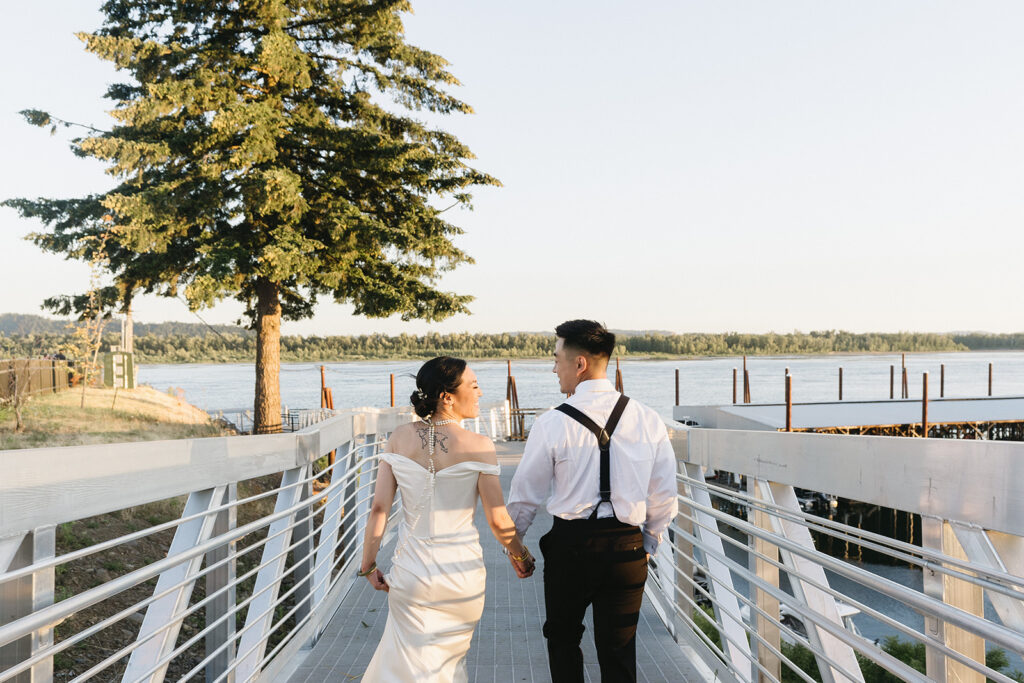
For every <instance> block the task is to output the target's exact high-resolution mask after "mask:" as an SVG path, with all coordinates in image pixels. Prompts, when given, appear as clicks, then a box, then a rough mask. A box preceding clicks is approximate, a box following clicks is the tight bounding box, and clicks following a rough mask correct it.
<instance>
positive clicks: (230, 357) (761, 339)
mask: <svg viewBox="0 0 1024 683" xmlns="http://www.w3.org/2000/svg"><path fill="white" fill-rule="evenodd" d="M66 340H67V334H66V333H63V332H60V333H57V332H43V333H34V334H5V333H0V358H15V357H31V356H40V355H45V354H49V353H54V352H55V351H56V350H57V349H59V348H60V347H61V345H62V344H63V343H65V342H66ZM117 342H118V335H116V334H114V333H110V332H108V333H106V334H105V335H104V338H103V348H109V347H110V346H112V345H116V344H117ZM554 342H555V339H554V336H553V335H552V334H541V333H533V332H517V333H502V334H471V333H468V332H462V333H452V334H437V333H431V334H426V335H422V336H417V335H411V334H400V335H397V336H389V335H384V334H368V335H353V336H330V337H300V336H283V337H281V358H282V360H284V361H311V362H322V361H339V360H387V359H397V358H430V357H433V356H439V355H455V356H464V357H467V358H544V357H547V356H550V355H551V353H552V351H553V350H554ZM997 349H1024V333H1022V334H977V333H971V334H935V333H914V332H900V333H892V334H884V333H866V334H855V333H852V332H842V331H823V332H806V333H805V332H792V333H788V334H775V333H767V334H740V333H722V334H709V333H688V334H662V333H649V334H638V335H628V336H627V335H620V337H619V344H618V345H617V347H616V349H615V354H616V355H618V356H651V357H673V356H737V355H741V354H748V355H788V354H827V353H897V352H901V351H905V352H926V351H968V350H997ZM135 351H136V354H137V360H138V361H139V362H141V363H220V362H244V361H251V360H252V358H253V356H254V355H255V353H256V340H255V337H254V336H253V335H251V334H240V333H238V332H227V333H218V334H214V333H210V334H206V335H203V336H200V335H195V334H179V333H168V334H153V333H149V334H137V335H136V336H135Z"/></svg>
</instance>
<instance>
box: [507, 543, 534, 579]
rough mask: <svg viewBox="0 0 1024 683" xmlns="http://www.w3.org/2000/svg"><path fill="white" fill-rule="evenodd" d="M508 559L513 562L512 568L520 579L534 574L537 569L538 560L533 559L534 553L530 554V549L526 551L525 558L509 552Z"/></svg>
mask: <svg viewBox="0 0 1024 683" xmlns="http://www.w3.org/2000/svg"><path fill="white" fill-rule="evenodd" d="M508 560H509V562H511V563H512V568H513V569H514V570H515V572H516V576H518V577H519V578H520V579H526V578H529V577H531V576H533V570H534V569H536V566H537V562H536V560H534V559H533V555H531V554H530V551H529V550H527V551H526V556H525V557H524V558H523V559H517V558H515V557H513V556H512V555H511V554H509V556H508Z"/></svg>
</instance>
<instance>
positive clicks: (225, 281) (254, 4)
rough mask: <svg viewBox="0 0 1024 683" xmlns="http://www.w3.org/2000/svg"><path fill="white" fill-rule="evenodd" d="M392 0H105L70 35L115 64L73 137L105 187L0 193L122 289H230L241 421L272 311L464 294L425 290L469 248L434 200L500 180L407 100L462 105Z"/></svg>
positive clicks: (408, 304)
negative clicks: (98, 126) (104, 177)
mask: <svg viewBox="0 0 1024 683" xmlns="http://www.w3.org/2000/svg"><path fill="white" fill-rule="evenodd" d="M408 11H411V8H410V5H409V2H407V1H406V0H235V1H232V2H228V1H222V0H217V1H210V0H110V1H109V2H107V3H106V4H105V5H104V6H103V12H104V14H105V21H104V24H103V26H102V27H101V28H100V30H98V31H96V32H95V33H83V34H79V37H80V38H81V39H82V40H83V41H84V42H85V44H86V49H87V50H88V51H90V52H92V53H94V54H96V55H98V56H99V57H101V58H103V59H106V60H109V61H111V62H113V63H114V64H115V65H116V66H117V68H118V69H119V70H121V71H122V72H124V73H126V74H128V75H129V76H130V79H126V81H127V82H124V83H118V84H115V85H112V86H111V87H110V88H109V89H108V91H107V93H106V97H108V98H109V99H111V100H113V101H114V103H115V107H114V110H113V111H112V116H113V118H114V119H115V125H114V126H113V127H112V129H111V130H109V131H98V130H89V132H88V134H86V135H85V136H84V137H81V138H78V139H76V140H74V141H73V142H72V148H73V150H74V151H75V153H76V154H79V155H82V156H87V157H94V158H97V159H101V160H103V161H104V162H107V163H108V164H109V173H110V174H111V175H113V176H114V177H115V178H117V180H118V183H119V184H118V185H117V187H115V188H114V189H112V190H110V191H109V192H106V193H104V194H98V195H90V196H87V197H82V198H77V199H37V200H28V199H14V200H8V201H7V202H6V204H7V205H9V206H13V207H15V208H16V209H18V210H19V211H20V212H21V214H22V215H23V216H25V217H31V218H37V219H40V220H41V221H42V222H43V224H44V225H46V226H48V228H49V230H48V231H46V232H40V233H36V234H33V235H32V236H31V238H32V239H33V240H34V241H35V242H36V244H38V245H39V246H40V247H42V248H43V249H45V250H48V251H52V252H58V253H63V254H66V255H67V256H69V257H71V258H80V259H84V260H91V259H93V258H95V253H94V252H95V250H96V249H99V248H102V249H103V250H104V251H105V253H104V254H103V259H104V261H105V262H106V263H109V268H110V272H111V273H112V275H113V280H114V282H115V284H116V286H117V287H118V289H119V291H120V292H121V295H122V298H123V301H124V303H129V302H130V300H131V297H132V296H133V295H134V294H136V293H138V292H140V291H141V292H146V293H158V294H162V295H166V296H179V295H184V297H185V298H186V299H187V300H188V302H189V305H190V306H191V307H192V308H193V310H195V309H198V308H201V307H204V306H209V305H211V304H213V303H215V302H217V301H219V300H222V299H224V298H228V297H233V298H236V299H239V300H241V301H243V302H245V303H246V304H247V309H246V315H247V316H248V318H249V321H250V324H251V325H252V326H253V327H254V328H255V330H256V332H257V339H258V341H257V345H256V405H255V413H256V423H257V428H258V429H259V430H261V431H275V430H277V429H279V427H280V403H281V401H280V390H279V384H278V374H279V369H280V327H281V319H282V317H283V318H285V319H298V318H303V317H308V316H310V315H311V314H312V311H313V306H314V304H315V302H316V300H317V297H318V296H324V295H330V296H331V297H333V298H334V300H335V301H339V302H350V303H352V304H353V305H354V307H355V312H356V314H361V315H367V316H387V315H392V314H401V316H402V317H403V319H412V318H422V319H427V320H439V319H443V318H445V317H448V316H450V315H453V314H455V313H458V312H463V311H466V310H467V309H466V304H467V303H468V302H469V300H470V297H467V296H461V295H458V294H454V293H451V292H444V291H440V290H438V289H437V288H436V278H437V277H438V276H439V275H440V273H441V272H443V271H446V270H450V269H451V268H454V267H455V266H456V265H458V264H460V263H466V262H470V261H471V259H470V258H469V256H468V255H467V254H465V253H464V252H463V251H461V250H460V249H458V248H457V247H456V246H455V245H454V244H453V243H452V237H453V236H454V235H457V234H460V233H461V230H460V229H459V228H458V227H456V226H455V225H453V224H451V223H449V222H447V221H446V220H445V219H444V218H443V216H442V213H443V212H444V211H445V210H446V209H444V208H441V207H442V206H444V205H445V204H448V203H451V204H452V206H455V205H464V206H468V205H469V202H470V195H469V194H468V192H467V190H468V188H470V187H471V186H474V185H497V184H498V182H497V181H496V180H495V179H494V178H492V177H491V176H489V175H486V174H484V173H481V172H478V171H476V170H474V169H472V168H470V167H469V166H468V165H467V164H466V160H468V159H471V158H472V154H471V152H470V150H469V149H468V148H467V147H466V146H465V145H463V144H462V143H461V142H459V140H457V139H456V138H455V137H454V136H452V135H450V134H448V133H446V132H444V131H441V130H436V129H433V128H431V127H430V126H428V125H426V124H424V123H423V122H421V121H419V120H417V119H416V118H414V117H413V115H412V114H413V113H414V111H415V110H427V111H429V112H433V113H436V114H450V113H456V112H459V113H470V112H471V109H470V107H469V106H468V105H466V104H465V103H463V102H461V101H459V100H458V99H456V98H454V97H453V96H452V95H451V94H449V92H448V91H447V89H448V88H449V87H450V86H454V85H457V84H458V82H457V81H456V79H455V78H454V76H452V74H451V73H449V71H448V70H447V67H448V63H447V62H446V61H445V60H444V59H443V58H442V57H440V56H438V55H436V54H432V53H430V52H428V51H425V50H423V49H420V48H417V47H414V46H412V45H409V44H408V43H406V41H405V36H404V33H403V25H402V18H401V14H402V13H403V12H408ZM23 114H24V115H25V117H26V119H27V120H28V121H29V122H30V123H32V124H34V125H39V126H55V125H60V124H64V125H68V122H67V121H64V120H61V119H57V118H55V117H51V116H50V115H49V114H47V113H46V112H41V111H37V110H27V111H25V112H23ZM449 208H450V207H449ZM98 235H105V236H106V239H104V240H98V239H95V237H96V236H98Z"/></svg>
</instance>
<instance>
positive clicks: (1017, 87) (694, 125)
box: [0, 0, 1024, 334]
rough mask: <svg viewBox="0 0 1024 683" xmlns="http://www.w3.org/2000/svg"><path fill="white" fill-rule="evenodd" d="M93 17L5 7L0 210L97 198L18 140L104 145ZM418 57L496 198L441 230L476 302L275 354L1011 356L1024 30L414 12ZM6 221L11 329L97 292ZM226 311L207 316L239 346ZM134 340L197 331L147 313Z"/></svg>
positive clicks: (34, 144)
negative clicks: (821, 349) (643, 338)
mask: <svg viewBox="0 0 1024 683" xmlns="http://www.w3.org/2000/svg"><path fill="white" fill-rule="evenodd" d="M99 6H100V3H99V2H94V1H92V0H56V1H53V2H46V1H41V2H36V3H17V4H14V3H10V4H8V6H7V7H5V8H4V9H5V21H4V22H3V27H2V28H0V32H2V33H0V64H2V65H3V76H4V88H3V91H2V94H0V136H2V141H0V145H2V147H3V149H4V151H5V154H4V156H5V163H4V164H3V166H2V168H0V196H3V197H12V196H74V195H78V194H82V193H85V192H89V191H96V190H102V189H104V188H106V187H107V186H108V185H109V182H110V180H109V179H108V178H107V177H106V176H105V175H104V174H103V173H102V168H101V167H100V166H98V165H97V164H95V163H94V162H90V161H86V160H81V159H77V158H75V157H74V156H72V155H71V153H70V152H69V151H68V149H67V145H66V144H65V142H64V139H65V138H66V134H65V133H63V132H61V133H58V135H57V136H56V137H50V136H49V135H48V133H46V132H45V131H42V130H39V129H35V128H31V127H29V126H28V125H27V124H24V123H23V122H22V121H21V119H20V117H18V116H17V115H16V113H15V112H17V111H18V110H19V109H23V108H29V107H32V108H39V109H47V110H50V111H51V112H53V113H54V114H58V115H61V116H63V117H65V118H69V119H73V120H78V121H83V122H87V123H94V124H96V125H98V126H103V125H106V124H107V118H106V115H105V114H104V113H103V112H104V111H105V110H106V109H107V108H109V107H108V103H107V102H106V101H105V100H103V99H102V98H101V95H102V93H103V91H104V89H105V84H106V83H108V82H111V81H113V80H115V78H116V76H115V75H114V73H113V71H112V70H111V69H110V67H109V66H107V65H106V64H104V63H102V62H99V61H98V60H97V59H96V58H94V57H93V56H92V55H89V54H88V53H86V52H85V51H84V50H83V49H82V45H81V43H80V42H79V41H78V40H77V39H76V38H75V37H74V36H73V35H72V33H73V32H74V31H76V30H88V29H92V28H95V27H97V26H98V25H99V22H100V16H99V14H98V11H97V8H98V7H99ZM414 6H415V8H416V14H415V15H414V16H411V17H409V18H408V20H407V34H408V37H409V39H410V41H411V42H413V43H415V44H417V45H419V46H421V47H424V48H427V49H430V50H432V51H434V52H437V53H439V54H441V55H443V56H444V57H446V58H447V59H448V60H449V61H451V62H452V70H453V72H454V73H455V74H456V76H458V77H459V78H460V79H461V80H462V82H463V87H461V88H459V89H457V91H456V93H457V95H458V96H460V97H461V98H462V99H464V100H465V101H467V102H469V103H470V104H471V105H472V106H473V107H474V108H475V110H476V114H475V115H473V116H470V117H456V118H449V119H445V120H444V121H443V125H444V126H445V127H446V128H448V129H449V130H451V131H452V132H454V133H455V134H457V135H458V136H459V137H460V138H462V139H463V140H464V141H465V142H466V143H468V144H469V146H470V147H471V149H473V150H474V152H475V153H476V154H477V156H478V159H477V160H476V162H475V164H476V166H477V167H478V168H480V169H482V170H485V171H487V172H489V173H491V174H493V175H495V176H497V177H498V178H499V179H501V180H502V182H503V183H504V187H503V188H500V189H486V190H479V191H478V192H477V193H476V201H475V206H476V208H475V211H473V212H461V213H457V214H456V215H454V216H453V219H454V221H455V222H456V223H458V224H460V225H462V226H463V227H464V228H465V229H466V235H464V236H463V237H462V238H460V239H459V244H460V245H461V246H462V247H464V248H465V249H466V250H467V251H468V252H469V253H470V254H471V255H473V256H474V257H475V258H476V261H477V262H476V264H475V265H472V266H465V267H462V268H460V269H459V270H457V271H455V272H454V273H452V274H450V275H448V276H446V277H445V278H444V280H443V283H442V284H443V286H444V287H445V288H447V289H453V290H455V291H458V292H461V293H465V294H472V295H474V296H476V297H477V300H476V301H475V302H474V303H473V305H472V309H473V312H474V315H472V316H459V317H457V318H454V319H452V320H449V321H446V322H444V323H437V324H427V323H422V322H414V323H402V322H401V321H399V320H397V319H395V320H372V319H370V320H368V319H363V318H356V317H353V316H352V315H351V314H350V309H348V308H346V307H344V306H338V305H334V304H331V303H327V302H325V303H323V304H321V305H320V307H319V308H318V311H317V315H316V317H315V318H314V319H312V320H310V321H303V322H298V323H286V325H285V332H286V333H297V334H350V333H365V332H373V331H383V332H388V333H398V332H402V331H408V332H414V333H422V332H425V331H428V330H438V331H462V330H469V331H503V330H546V329H550V328H552V327H553V326H554V325H555V324H557V323H558V322H560V321H561V320H563V319H566V318H570V317H581V316H585V317H594V318H598V319H601V320H604V321H605V322H606V323H607V324H608V325H610V326H612V327H616V328H643V329H650V328H657V329H667V330H674V331H679V332H683V331H724V330H741V331H767V330H775V331H780V332H784V331H790V330H794V329H799V330H804V331H807V330H812V329H825V328H842V329H849V330H855V331H869V330H878V331H893V330H930V331H946V330H965V329H983V330H991V331H1016V330H1021V329H1024V320H1022V319H1021V314H1020V313H1018V311H1019V310H1020V307H1019V305H1018V302H1019V301H1020V298H1021V297H1020V294H1019V292H1020V291H1021V290H1022V288H1024V268H1022V264H1024V256H1022V254H1024V231H1022V229H1021V228H1022V223H1024V87H1022V85H1024V41H1021V40H1020V36H1021V35H1024V3H1020V2H1019V1H1018V0H1008V1H1006V2H987V1H984V0H982V1H976V2H969V3H966V2H943V1H936V0H928V1H925V0H906V1H899V2H891V1H885V2H883V1H857V2H852V1H851V2H822V1H821V0H806V1H803V2H795V1H773V2H766V1H764V0H757V1H753V0H751V1H748V2H719V1H711V0H708V1H706V2H667V1H665V2H654V3H626V2H596V1H588V2H582V1H576V2H552V1H551V0H546V1H544V2H540V1H535V0H523V1H521V2H516V3H497V2H484V1H481V0H432V1H429V2H428V1H421V2H415V1H414ZM31 229H33V226H32V225H30V224H29V223H27V222H25V221H22V220H21V219H19V218H18V217H17V216H16V214H14V212H13V211H10V210H8V209H0V255H2V256H0V258H2V260H3V267H2V269H0V287H2V290H3V291H4V292H5V296H4V302H3V305H2V306H0V310H2V311H17V312H26V313H28V312H38V310H39V309H38V305H39V302H40V301H41V300H42V299H43V298H45V297H46V296H49V295H51V294H55V293H61V292H69V291H80V290H82V289H83V288H84V287H85V286H86V285H87V271H86V268H85V267H84V266H82V265H78V264H72V263H67V262H64V261H63V260H61V259H60V258H58V257H54V256H48V255H43V254H41V253H40V252H39V251H38V250H37V249H36V248H35V247H34V246H32V245H31V244H30V243H28V242H25V241H23V240H22V239H21V237H22V236H23V235H24V234H25V233H26V232H28V231H29V230H31ZM240 310H241V308H240V306H239V305H238V304H233V303H228V304H224V305H222V306H219V307H217V308H215V309H212V310H208V311H205V312H201V315H203V317H204V318H206V319H208V320H210V321H216V322H229V321H231V320H233V319H234V318H235V317H237V315H238V313H239V311H240ZM136 317H137V319H139V320H142V321H159V320H165V319H173V320H190V319H192V320H194V318H192V316H191V314H189V313H188V311H187V309H186V308H185V306H184V304H182V303H180V302H175V301H166V300H157V299H144V300H141V301H139V302H138V304H137V313H136Z"/></svg>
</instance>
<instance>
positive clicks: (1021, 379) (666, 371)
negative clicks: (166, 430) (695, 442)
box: [139, 351, 1024, 419]
mask: <svg viewBox="0 0 1024 683" xmlns="http://www.w3.org/2000/svg"><path fill="white" fill-rule="evenodd" d="M900 362H901V361H900V356H899V355H897V354H884V355H883V354H877V355H834V356H790V357H786V356H771V357H764V356H757V357H750V358H749V359H748V360H747V369H748V370H749V372H750V383H751V399H752V400H753V401H754V402H755V403H762V402H779V401H782V400H783V397H784V385H783V377H784V375H785V370H786V368H789V369H790V372H791V373H792V375H793V400H794V401H795V402H797V403H801V402H807V401H831V400H835V399H836V398H837V397H838V371H839V368H840V367H842V368H843V398H844V399H846V400H881V399H887V398H889V366H890V365H895V366H896V384H897V387H896V395H897V396H899V375H900ZM989 363H992V364H993V395H996V396H1019V395H1024V352H1021V351H1011V352H992V353H981V352H964V353H930V354H908V355H907V372H908V376H909V380H908V384H909V386H910V395H911V397H915V398H916V397H920V395H921V373H922V372H928V373H929V395H930V396H931V397H932V398H936V397H938V395H939V368H940V365H945V366H946V386H945V389H946V392H945V393H946V396H958V397H976V396H984V395H986V394H987V392H988V365H989ZM320 365H321V363H283V364H282V365H281V400H282V403H283V404H284V405H286V406H288V407H289V408H318V407H319V406H320ZM322 365H324V366H325V368H326V377H327V386H329V387H331V391H332V393H333V396H334V405H335V407H338V408H343V407H356V406H360V407H361V406H372V407H385V406H387V405H388V404H389V401H390V389H389V384H388V375H389V374H390V373H394V374H395V394H396V401H397V402H398V403H399V405H401V404H403V403H405V402H407V401H408V398H409V394H411V393H412V390H413V387H414V386H415V384H414V381H413V378H412V375H413V374H414V373H415V372H416V370H417V369H418V368H419V366H420V365H421V361H365V362H350V363H323V364H322ZM471 367H472V368H473V369H474V370H475V371H476V373H477V376H478V377H479V380H480V387H481V388H482V389H483V391H484V397H483V399H482V401H484V402H490V401H500V400H503V399H504V398H505V383H506V380H505V376H506V365H505V362H504V361H473V362H472V363H471ZM551 368H552V363H551V362H550V361H546V360H523V361H513V362H512V374H513V375H515V377H516V386H517V387H518V392H519V404H520V406H522V407H524V408H547V407H550V406H554V405H557V404H558V403H560V402H561V399H562V395H561V394H559V393H558V383H557V381H556V379H555V376H554V375H553V374H552V373H551ZM733 368H742V359H741V358H728V357H727V358H708V359H699V360H624V361H622V363H621V369H622V375H623V383H624V385H625V390H626V393H627V394H629V395H630V396H631V397H633V398H636V399H638V400H640V401H642V402H644V403H646V404H647V405H649V406H651V407H652V408H655V409H656V410H658V412H659V413H661V415H662V416H663V417H665V418H666V419H671V418H672V405H673V403H674V401H675V379H674V373H675V370H677V369H678V370H679V393H680V396H679V400H680V403H682V404H684V405H687V404H689V405H708V404H710V405H717V404H723V403H730V402H732V370H733ZM610 370H611V372H610V373H609V374H610V375H611V374H613V372H614V370H613V368H612V369H610ZM741 374H742V370H741ZM139 381H140V382H142V383H144V384H149V385H151V386H152V387H154V388H156V389H158V390H160V391H167V390H175V389H180V390H182V391H183V392H184V397H185V399H186V400H188V401H189V402H191V403H193V404H195V405H197V406H199V407H200V408H203V409H205V410H207V411H211V412H216V411H219V410H222V411H224V412H236V411H241V410H248V409H251V408H252V405H253V385H254V383H255V374H254V369H253V365H252V364H251V363H219V364H180V365H143V366H141V367H140V369H139ZM741 381H742V380H741Z"/></svg>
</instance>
